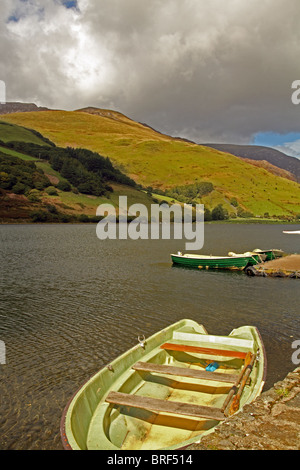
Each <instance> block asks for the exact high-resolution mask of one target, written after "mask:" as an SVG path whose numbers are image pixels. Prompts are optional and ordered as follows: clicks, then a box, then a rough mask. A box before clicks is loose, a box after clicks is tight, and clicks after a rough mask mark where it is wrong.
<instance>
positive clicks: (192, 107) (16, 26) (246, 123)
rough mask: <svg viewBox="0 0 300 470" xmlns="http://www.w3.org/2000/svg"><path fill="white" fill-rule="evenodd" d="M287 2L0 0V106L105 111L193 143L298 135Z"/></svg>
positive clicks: (291, 3) (293, 8) (294, 34)
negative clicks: (0, 93)
mask: <svg viewBox="0 0 300 470" xmlns="http://www.w3.org/2000/svg"><path fill="white" fill-rule="evenodd" d="M299 13H300V4H299V1H298V0H249V1H248V2H244V1H242V0H227V1H226V2H224V1H223V0H205V1H204V0H149V1H146V0H109V1H108V0H78V1H77V2H65V1H58V0H55V1H54V0H27V1H20V0H2V2H1V4H0V14H1V18H2V22H1V29H0V40H1V41H0V66H1V73H2V76H0V79H2V80H5V81H6V85H7V94H8V99H10V100H17V99H18V100H22V101H28V100H29V101H35V102H37V103H38V104H40V105H48V106H50V107H56V108H66V109H75V108H79V107H82V106H87V105H93V106H99V107H110V108H115V109H117V110H119V111H121V112H124V113H125V114H127V115H129V116H130V117H132V118H133V119H136V120H139V121H142V122H146V123H148V124H149V125H151V126H153V127H155V128H157V129H158V130H161V131H162V132H167V133H170V134H172V135H181V136H185V137H188V138H191V139H193V140H196V141H197V142H209V141H210V142H212V141H214V142H249V141H250V140H251V137H252V135H254V134H255V133H257V132H263V131H273V132H282V133H288V132H296V131H298V129H299V128H298V123H299V119H298V117H299V112H300V106H299V107H297V106H295V105H293V104H292V102H291V94H292V91H291V84H292V82H293V81H294V80H296V79H300V68H299V65H298V58H299V56H300V28H299V24H298V22H299V20H298V18H299Z"/></svg>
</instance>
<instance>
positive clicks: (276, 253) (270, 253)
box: [253, 248, 284, 261]
mask: <svg viewBox="0 0 300 470" xmlns="http://www.w3.org/2000/svg"><path fill="white" fill-rule="evenodd" d="M253 252H254V253H257V254H259V255H264V256H265V257H266V258H265V261H271V260H273V259H276V258H281V257H282V256H283V254H284V253H283V251H282V250H278V249H271V250H260V249H259V248H256V249H255V250H253Z"/></svg>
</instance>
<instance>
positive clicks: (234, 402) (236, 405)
mask: <svg viewBox="0 0 300 470" xmlns="http://www.w3.org/2000/svg"><path fill="white" fill-rule="evenodd" d="M255 359H256V354H253V356H252V359H251V362H250V364H249V365H248V366H247V370H246V372H245V374H244V377H243V379H242V381H241V385H240V388H239V390H238V392H237V394H236V396H235V397H234V398H233V400H232V403H231V405H230V408H229V411H228V414H229V416H231V415H233V414H234V413H235V412H236V411H238V409H239V407H240V400H241V396H242V393H243V390H244V388H245V385H246V382H247V380H248V377H249V375H250V374H251V371H252V368H253V364H254V362H255Z"/></svg>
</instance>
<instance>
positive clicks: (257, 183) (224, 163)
mask: <svg viewBox="0 0 300 470" xmlns="http://www.w3.org/2000/svg"><path fill="white" fill-rule="evenodd" d="M1 119H3V120H4V121H8V122H10V123H13V124H17V125H21V126H24V127H26V128H32V129H35V130H37V131H38V132H40V133H41V134H42V135H43V136H45V137H47V138H48V139H50V140H51V141H53V142H54V143H55V144H56V145H58V146H61V147H66V146H72V147H82V148H87V149H90V150H93V151H96V152H98V153H100V154H101V155H103V156H108V157H109V158H110V159H111V161H112V162H113V163H114V164H116V165H117V166H118V168H120V169H121V170H122V171H124V172H125V173H126V174H128V175H129V176H130V177H131V178H133V179H134V180H135V181H136V182H138V183H140V184H142V185H143V186H151V187H153V188H160V189H166V188H171V187H173V186H176V185H181V186H182V185H185V184H191V183H195V182H200V181H208V182H211V183H213V185H214V188H215V190H214V192H213V193H211V194H210V195H209V196H207V197H204V198H203V199H202V200H201V202H203V203H205V204H206V205H207V206H208V207H210V208H211V207H213V206H214V205H215V204H216V202H218V203H222V204H224V205H225V206H227V207H228V208H230V201H231V200H232V199H233V198H235V199H236V200H237V201H238V204H239V205H240V207H242V208H243V209H245V210H248V211H251V212H252V213H253V214H254V215H263V214H264V213H266V212H268V213H269V214H270V215H273V214H274V215H282V214H286V215H288V214H297V213H300V186H299V184H297V183H296V182H294V181H289V180H287V179H286V178H282V177H279V176H276V175H274V174H272V173H270V172H269V171H267V170H266V169H264V168H260V167H256V166H253V165H251V164H249V163H248V162H246V161H243V160H241V159H240V158H238V157H236V156H234V155H231V154H228V153H224V152H221V151H219V150H216V149H213V148H210V147H205V146H199V145H196V144H193V143H189V142H185V141H182V140H180V139H174V138H172V137H169V136H165V135H163V134H160V133H159V132H156V131H154V130H153V129H151V128H150V127H148V126H145V125H142V124H140V123H137V122H135V121H132V120H131V119H129V118H127V117H126V116H124V115H122V114H121V113H118V112H115V111H109V110H100V109H95V108H86V109H84V110H79V111H73V112H71V111H69V112H68V111H39V112H37V113H35V112H31V113H17V114H9V115H5V116H3V118H1ZM0 122H1V121H0ZM0 139H1V136H0Z"/></svg>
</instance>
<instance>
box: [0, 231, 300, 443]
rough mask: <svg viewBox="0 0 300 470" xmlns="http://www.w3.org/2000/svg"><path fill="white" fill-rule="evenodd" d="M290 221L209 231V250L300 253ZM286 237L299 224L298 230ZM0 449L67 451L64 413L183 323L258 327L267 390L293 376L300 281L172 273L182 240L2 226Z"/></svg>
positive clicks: (226, 328)
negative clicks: (126, 355)
mask: <svg viewBox="0 0 300 470" xmlns="http://www.w3.org/2000/svg"><path fill="white" fill-rule="evenodd" d="M284 228H285V226H283V225H230V224H225V225H215V224H208V225H206V226H205V243H204V248H203V250H202V252H203V253H204V254H215V255H218V254H220V255H222V254H226V253H227V252H228V251H235V252H243V251H248V250H252V249H254V248H261V249H266V248H281V249H283V250H284V251H286V252H289V253H295V252H298V253H299V248H300V247H299V245H300V237H299V236H296V235H295V236H289V235H284V234H283V233H282V230H284ZM288 229H289V230H292V229H294V227H291V226H289V227H288ZM0 243H1V244H0V263H1V274H0V300H1V304H0V340H2V341H4V342H5V345H6V364H5V365H0V379H1V380H0V397H1V398H0V449H2V450H3V449H4V450H5V449H28V450H30V449H62V445H61V441H60V434H59V426H60V419H61V415H62V412H63V409H64V407H65V405H66V403H67V401H68V400H69V398H70V397H71V396H72V395H73V393H74V392H75V391H76V390H77V389H78V387H79V386H80V385H81V384H82V383H83V382H85V381H86V380H87V379H88V378H89V377H90V376H91V375H93V374H94V373H95V372H96V371H97V370H99V369H100V368H101V367H103V365H105V364H107V363H108V362H110V361H111V360H112V359H114V358H115V357H117V356H118V355H120V354H121V353H123V352H124V351H126V350H127V349H128V348H130V347H132V346H134V345H135V344H136V343H137V337H138V335H140V334H144V335H145V336H146V337H147V336H149V335H151V334H153V333H155V332H156V331H158V330H160V329H161V328H163V327H165V326H167V325H169V324H170V323H173V322H175V321H177V320H180V319H182V318H191V319H193V320H195V321H198V322H199V323H202V324H204V326H205V327H206V329H207V330H208V332H209V333H212V334H225V335H226V334H228V333H229V332H230V331H231V330H232V329H233V328H235V327H238V326H241V325H246V324H250V325H255V326H257V327H258V328H259V330H260V333H261V335H262V338H263V341H264V343H265V347H266V351H267V357H268V376H267V383H266V387H265V389H267V388H270V387H271V386H272V385H273V383H274V382H276V381H277V380H280V379H282V378H284V376H285V375H286V373H287V372H289V371H290V370H293V369H294V368H295V365H294V364H293V363H292V360H291V357H292V352H293V349H292V346H291V345H292V342H293V341H294V340H295V339H300V323H299V313H300V309H299V301H300V281H299V280H295V279H278V278H276V279H274V278H272V279H271V278H252V277H247V276H246V275H245V274H244V273H232V272H215V271H205V272H203V271H199V270H190V269H185V268H180V267H172V265H171V263H170V253H171V252H177V251H178V250H184V244H183V243H182V242H181V241H178V240H177V241H174V240H171V241H165V240H157V241H151V240H149V241H144V240H139V241H130V240H128V241H126V240H122V241H118V240H107V241H100V240H98V239H97V237H96V230H95V225H14V226H13V225H7V226H0Z"/></svg>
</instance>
